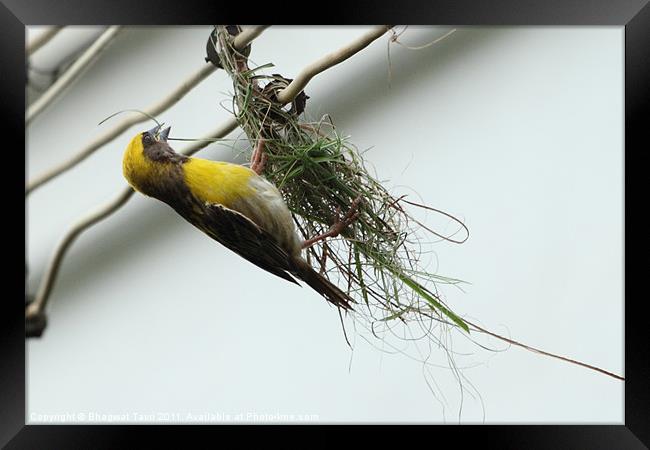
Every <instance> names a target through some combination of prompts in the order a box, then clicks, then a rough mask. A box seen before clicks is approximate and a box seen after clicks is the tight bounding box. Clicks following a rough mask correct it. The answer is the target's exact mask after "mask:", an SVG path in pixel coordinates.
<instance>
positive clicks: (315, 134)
mask: <svg viewBox="0 0 650 450" xmlns="http://www.w3.org/2000/svg"><path fill="white" fill-rule="evenodd" d="M214 36H215V39H216V41H215V43H214V44H215V50H216V53H217V54H218V56H219V60H220V65H221V67H222V68H223V69H224V70H225V71H226V72H227V73H228V74H229V75H230V76H231V77H232V79H233V86H234V95H233V111H234V112H235V114H236V115H237V119H238V121H239V124H240V126H241V127H242V129H243V130H244V131H245V133H246V135H247V136H248V138H249V139H250V140H251V141H253V142H254V141H256V140H258V139H264V140H265V153H266V155H267V157H268V160H267V163H266V166H265V171H264V176H265V177H266V178H267V179H268V180H270V181H272V182H273V183H274V184H275V185H276V186H277V187H278V189H279V190H280V191H281V193H282V195H283V197H284V199H285V201H286V203H287V205H288V207H289V209H290V210H291V212H292V214H293V217H294V220H295V223H296V226H297V229H298V230H299V231H300V232H301V233H302V235H303V237H304V238H305V239H307V238H310V237H313V236H314V235H317V234H320V233H323V232H325V231H327V230H328V228H329V227H330V226H331V224H332V223H333V222H334V220H335V219H336V217H337V214H341V213H342V214H345V213H346V212H347V211H348V210H349V208H350V207H351V205H352V204H353V202H354V201H355V200H356V199H360V202H359V205H358V213H359V215H358V218H357V220H356V221H354V222H353V223H352V224H351V225H350V226H349V227H347V228H346V229H345V231H344V232H343V233H341V237H339V238H336V239H328V240H326V241H324V242H319V243H317V244H316V245H313V246H312V247H310V248H309V249H308V250H307V252H306V253H307V254H306V258H307V260H308V261H309V262H310V264H311V265H312V267H314V268H315V269H316V270H318V271H320V272H321V273H322V274H324V275H325V276H326V277H328V278H329V279H330V281H332V282H333V283H335V284H337V285H338V286H339V287H340V288H341V289H343V290H345V291H346V292H348V294H349V295H350V296H351V297H352V298H353V299H354V300H355V302H356V304H355V305H353V307H354V312H353V315H354V316H355V319H357V318H364V319H366V321H365V322H364V325H365V326H366V327H367V328H369V329H370V330H372V332H373V334H374V333H375V325H376V324H377V323H378V322H381V323H384V324H389V325H390V324H391V323H402V324H408V323H410V322H413V321H417V322H419V323H422V322H423V321H426V322H428V323H429V324H431V323H435V324H441V325H443V326H446V327H459V328H460V329H463V330H465V331H467V332H468V331H469V329H468V326H467V324H466V323H465V322H464V321H463V320H462V319H461V318H460V317H459V316H458V315H457V314H455V313H454V312H453V311H452V310H451V309H450V308H449V307H448V306H446V305H445V303H444V302H443V301H442V300H441V298H440V295H439V292H438V289H437V284H439V283H447V284H448V283H452V284H457V283H459V282H460V280H456V279H452V278H447V277H442V276H440V275H435V274H431V273H428V272H426V271H424V270H422V268H421V267H420V265H419V261H420V251H421V245H420V244H421V237H419V236H420V234H421V232H422V231H425V232H433V231H432V230H429V229H428V228H427V227H425V226H424V225H423V224H422V223H421V222H419V221H417V220H416V219H415V218H414V216H413V215H412V214H410V213H409V209H411V208H412V207H421V208H428V207H426V206H423V205H418V204H415V203H412V202H409V201H407V200H406V199H405V198H404V197H395V196H393V195H391V194H390V193H389V191H388V190H387V189H386V188H385V187H384V186H383V185H382V184H381V183H380V182H379V181H377V180H376V179H375V178H374V177H373V176H372V175H371V174H370V172H369V170H368V169H367V167H366V165H365V162H364V159H363V158H362V156H361V155H360V153H359V152H358V151H357V150H356V148H354V146H353V145H352V144H351V143H350V142H348V139H346V138H344V137H343V136H341V135H340V134H339V133H338V131H337V130H336V128H335V127H334V125H333V123H332V121H331V120H330V119H329V118H328V117H324V118H322V119H321V120H319V121H315V122H304V121H301V120H300V119H299V116H301V114H302V113H303V110H304V108H305V103H306V100H307V99H308V97H307V96H306V95H305V94H304V92H301V93H300V94H299V95H298V96H297V97H296V98H295V99H294V100H293V101H292V102H291V103H290V104H288V105H282V104H280V103H278V101H277V94H278V92H280V91H281V90H282V89H283V88H285V87H286V86H287V85H288V84H289V82H290V81H291V80H290V79H287V78H284V77H282V76H281V75H278V74H275V75H264V74H261V71H262V70H263V69H265V68H268V67H271V65H270V64H267V65H263V66H259V67H255V68H249V66H248V58H247V55H244V54H242V53H240V52H238V51H236V50H235V49H234V48H233V47H232V39H233V36H232V33H230V32H229V31H228V30H227V29H226V28H224V27H217V29H216V34H215V35H214ZM431 209H432V208H431ZM434 211H437V210H434ZM443 214H444V213H443ZM449 217H451V216H449ZM459 223H460V222H459ZM461 225H462V223H461ZM462 226H463V227H464V225H462ZM465 230H466V229H465ZM435 234H436V235H437V236H440V235H439V234H437V233H435ZM430 328H431V326H430V325H429V326H428V327H427V328H426V329H427V330H430Z"/></svg>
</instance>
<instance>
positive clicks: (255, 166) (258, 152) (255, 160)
mask: <svg viewBox="0 0 650 450" xmlns="http://www.w3.org/2000/svg"><path fill="white" fill-rule="evenodd" d="M267 160H268V156H267V155H266V153H264V138H260V139H259V140H258V141H257V146H256V147H255V150H254V151H253V155H252V156H251V170H252V171H253V172H255V173H256V174H258V175H262V172H264V167H265V166H266V161H267Z"/></svg>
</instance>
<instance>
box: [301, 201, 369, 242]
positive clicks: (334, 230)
mask: <svg viewBox="0 0 650 450" xmlns="http://www.w3.org/2000/svg"><path fill="white" fill-rule="evenodd" d="M359 203H361V197H357V198H355V199H354V201H353V202H352V205H350V210H349V211H348V212H347V214H346V215H345V216H343V218H341V208H339V207H337V208H336V220H335V222H334V224H333V225H332V226H331V227H330V229H329V230H328V231H326V232H325V233H323V234H319V235H318V236H314V237H313V238H311V239H306V240H304V241H303V243H302V246H301V248H302V249H303V250H304V249H306V248H309V247H311V246H312V245H314V244H315V243H316V242H319V241H324V240H325V239H327V238H328V237H336V236H338V235H339V234H341V232H342V231H343V230H345V228H346V227H347V226H349V225H350V224H351V223H352V222H354V221H355V220H356V219H357V218H358V217H359V211H358V208H359Z"/></svg>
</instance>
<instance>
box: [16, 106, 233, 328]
mask: <svg viewBox="0 0 650 450" xmlns="http://www.w3.org/2000/svg"><path fill="white" fill-rule="evenodd" d="M237 125H238V124H237V120H235V119H234V118H232V119H229V120H228V121H226V122H225V123H223V124H221V125H220V126H219V127H218V128H216V129H215V130H213V131H212V132H210V133H208V134H207V135H206V136H205V137H203V138H201V139H198V140H197V141H195V142H194V143H192V144H190V145H189V146H188V147H186V148H185V149H184V150H183V151H182V152H181V153H183V154H185V155H187V156H190V155H193V154H194V153H196V152H198V151H199V150H201V149H202V148H205V147H207V146H208V145H209V144H210V143H211V142H210V139H219V138H222V137H224V136H226V135H227V134H228V133H230V132H231V131H233V130H234V129H235V128H237ZM133 193H134V191H133V189H132V188H131V187H127V188H124V190H122V192H120V194H119V195H117V196H116V197H115V198H114V199H113V200H111V201H109V202H107V203H105V204H104V205H101V206H99V207H98V208H97V209H96V210H95V211H93V212H91V213H90V214H88V215H87V216H85V217H83V218H82V219H80V220H79V221H78V222H76V223H75V224H74V225H73V226H72V227H71V228H70V229H69V230H68V232H67V233H66V234H65V236H63V238H62V239H61V241H60V242H59V245H57V247H56V249H55V251H54V254H53V255H52V259H51V260H50V263H49V265H48V267H47V269H46V272H45V275H44V276H43V280H42V281H41V284H40V286H39V288H38V292H37V293H36V297H35V298H34V301H33V302H32V303H30V304H29V306H28V307H27V309H26V316H27V317H28V318H29V317H37V316H38V315H39V314H41V313H42V312H43V311H44V310H45V306H46V305H47V300H48V299H49V297H50V294H51V292H52V287H53V286H54V282H55V280H56V277H57V275H58V273H59V269H60V267H61V262H62V261H63V257H64V256H65V255H66V253H67V251H68V249H69V248H70V245H71V244H72V243H73V242H74V240H75V239H76V238H77V237H78V236H79V235H80V234H81V233H82V232H83V231H85V230H87V229H88V228H90V227H91V226H93V225H95V224H96V223H98V222H100V221H102V220H104V219H105V218H107V217H108V216H110V215H111V214H113V213H114V212H115V211H117V210H118V209H119V208H121V207H122V206H123V205H124V204H126V202H127V201H128V200H129V199H130V198H131V196H132V195H133Z"/></svg>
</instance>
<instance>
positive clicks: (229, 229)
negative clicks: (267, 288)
mask: <svg viewBox="0 0 650 450" xmlns="http://www.w3.org/2000/svg"><path fill="white" fill-rule="evenodd" d="M170 129H171V127H168V128H165V129H164V130H161V125H158V126H156V127H155V128H153V129H151V130H149V131H145V132H142V133H138V134H137V135H135V137H134V138H133V139H131V141H130V142H129V144H128V146H127V148H126V151H125V152H124V159H123V165H122V169H123V172H124V177H125V178H126V179H127V181H128V182H129V184H130V185H131V186H132V187H133V188H134V189H135V190H137V191H139V192H141V193H142V194H144V195H147V196H149V197H154V198H156V199H158V200H160V201H162V202H164V203H166V204H168V205H169V206H171V207H172V208H173V209H174V210H175V211H176V212H177V213H178V214H180V215H181V216H182V217H183V218H184V219H185V220H187V221H188V222H190V223H191V224H192V225H194V226H195V227H197V228H199V229H200V230H201V231H203V232H204V233H205V234H207V235H208V236H210V237H211V238H212V239H214V240H216V241H218V242H220V243H221V244H223V245H224V246H226V247H227V248H229V249H230V250H232V251H234V252H235V253H237V254H238V255H240V256H242V257H243V258H246V259H247V260H248V261H250V262H252V263H253V264H255V265H257V266H259V267H261V268H262V269H264V270H266V271H268V272H271V273H272V274H274V275H277V276H278V277H280V278H284V279H285V280H288V281H291V282H293V283H296V280H295V279H294V276H295V277H297V278H299V279H300V280H302V281H304V282H305V283H307V284H308V285H309V286H311V287H312V288H313V289H314V290H315V291H316V292H318V293H319V294H320V295H322V296H323V297H325V299H326V300H328V301H329V302H331V303H333V304H334V305H336V306H338V307H341V308H343V309H346V310H348V309H351V305H350V303H351V302H352V299H351V298H350V297H349V296H348V295H347V294H346V293H344V292H343V291H341V290H340V289H339V288H338V287H336V286H335V285H334V284H332V283H331V282H329V281H328V280H327V279H326V278H325V277H323V276H322V275H321V274H319V273H318V272H316V271H315V270H314V269H312V268H311V266H310V265H309V264H308V263H307V261H305V260H304V259H303V258H302V256H301V252H302V250H303V249H305V248H307V247H309V246H310V245H313V244H314V243H315V242H318V241H320V240H323V239H325V238H327V237H334V236H337V235H338V234H339V233H340V232H341V231H342V230H343V229H344V228H345V227H346V226H348V225H349V224H350V223H351V222H352V221H353V220H355V219H356V218H357V216H358V212H357V205H358V203H359V199H357V200H355V201H354V202H353V204H352V207H351V208H350V211H349V212H348V213H347V214H346V215H345V216H344V217H343V218H339V219H338V220H337V221H336V222H335V224H334V225H332V227H331V228H330V229H329V231H327V232H326V233H324V234H321V235H319V236H316V237H314V238H311V239H308V240H305V241H303V240H301V239H300V238H299V237H298V235H297V234H296V230H295V227H294V223H293V219H292V216H291V213H290V212H289V208H288V207H287V205H286V204H285V202H284V200H283V198H282V195H281V194H280V192H279V191H278V189H277V188H276V187H275V186H274V185H273V184H272V183H271V182H269V181H268V180H266V179H265V178H263V177H262V176H260V173H261V172H262V170H263V166H264V164H265V162H266V155H265V154H264V152H263V150H262V149H263V147H262V146H263V140H260V141H259V143H258V145H257V147H256V149H255V152H254V154H253V158H252V163H251V168H248V167H245V166H242V165H238V164H230V163H226V162H218V161H210V160H206V159H200V158H191V157H188V156H184V155H181V154H179V153H176V152H175V151H174V149H172V148H171V146H170V145H169V144H168V143H167V138H168V136H169V131H170ZM296 284H298V283H296Z"/></svg>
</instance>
